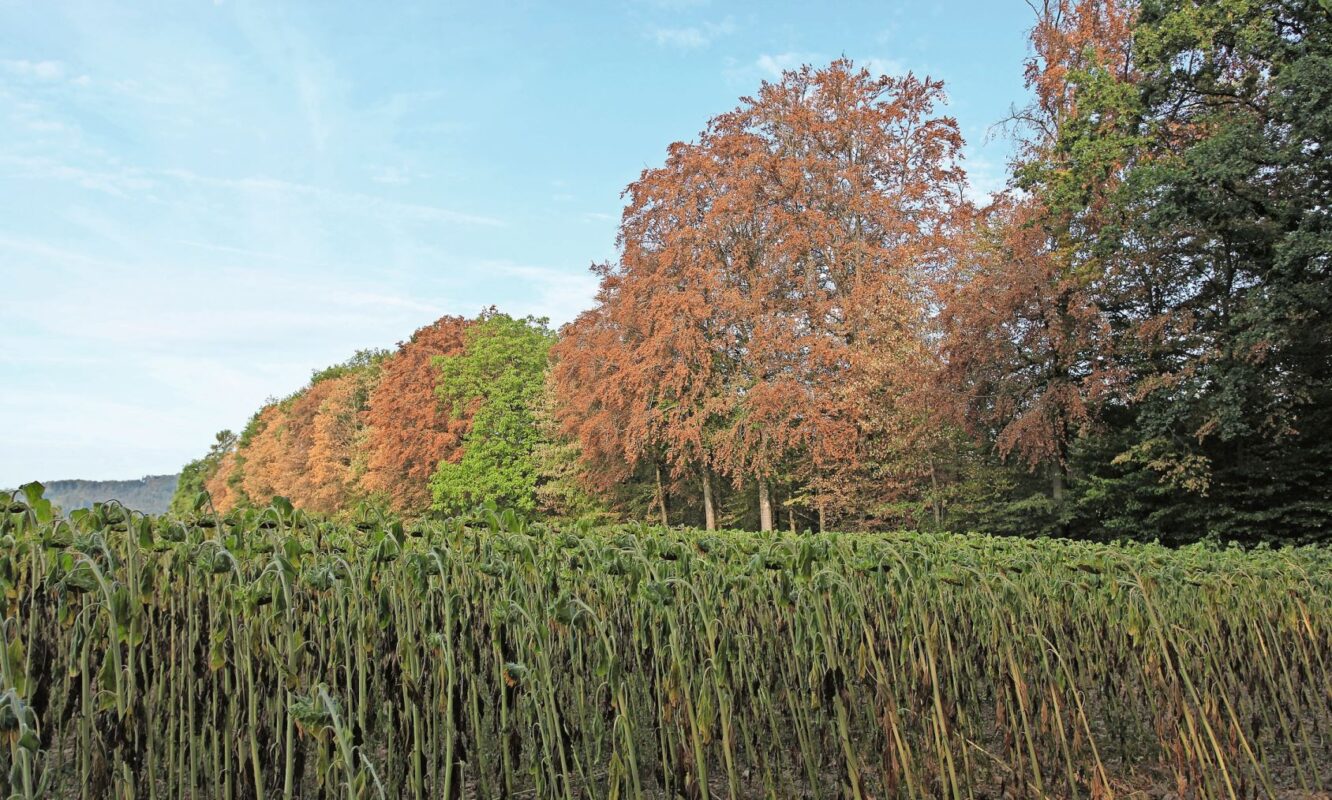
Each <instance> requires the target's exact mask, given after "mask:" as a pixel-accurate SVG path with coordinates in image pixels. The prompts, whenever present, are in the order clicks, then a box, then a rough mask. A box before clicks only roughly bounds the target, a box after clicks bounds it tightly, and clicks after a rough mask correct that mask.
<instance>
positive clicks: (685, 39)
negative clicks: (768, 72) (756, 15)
mask: <svg viewBox="0 0 1332 800" xmlns="http://www.w3.org/2000/svg"><path fill="white" fill-rule="evenodd" d="M734 32H735V23H734V22H733V21H732V20H731V19H730V18H729V17H728V18H726V19H724V20H722V21H721V22H705V23H703V24H702V25H696V26H690V27H687V28H665V27H663V28H654V29H653V31H652V38H653V39H655V40H656V42H657V44H658V45H660V46H662V47H675V48H678V49H681V50H696V49H699V48H703V47H707V46H708V45H710V44H712V43H713V42H714V41H716V40H717V39H719V38H721V37H723V36H729V35H730V34H732V33H734Z"/></svg>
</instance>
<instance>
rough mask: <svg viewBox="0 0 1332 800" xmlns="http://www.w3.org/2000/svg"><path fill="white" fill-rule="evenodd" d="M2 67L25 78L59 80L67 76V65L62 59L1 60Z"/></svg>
mask: <svg viewBox="0 0 1332 800" xmlns="http://www.w3.org/2000/svg"><path fill="white" fill-rule="evenodd" d="M0 67H3V68H4V71H5V72H8V73H9V74H10V75H18V76H20V77H24V78H36V79H37V80H41V81H58V80H60V79H61V78H64V77H65V65H64V63H62V62H60V61H30V60H28V59H25V58H20V59H6V60H4V61H0Z"/></svg>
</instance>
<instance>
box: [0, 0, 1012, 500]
mask: <svg viewBox="0 0 1332 800" xmlns="http://www.w3.org/2000/svg"><path fill="white" fill-rule="evenodd" d="M1030 23H1031V16H1030V11H1029V10H1028V8H1027V6H1026V4H1025V3H1024V2H1022V0H971V1H969V2H935V3H919V2H905V1H901V0H879V1H878V2H868V3H839V4H831V3H830V4H824V3H811V2H797V3H782V2H753V3H726V2H722V0H712V1H711V2H707V0H655V1H653V0H641V1H639V2H634V1H633V0H626V2H620V3H611V2H607V3H585V2H564V3H554V2H550V3H523V2H506V1H505V0H496V1H494V2H485V3H443V2H440V3H395V2H384V3H330V2H318V3H313V2H312V3H300V4H284V3H277V2H237V0H216V1H214V0H172V1H171V2H160V3H155V2H135V3H109V2H105V0H97V1H96V2H86V3H79V2H54V1H53V0H33V1H32V2H15V0H0V281H2V285H3V289H0V486H8V485H14V484H17V483H19V482H21V481H26V480H32V479H42V480H49V479H55V478H73V477H79V478H97V479H108V478H132V477H138V476H141V475H143V474H147V473H165V472H173V471H175V470H177V469H178V468H179V467H180V466H181V464H183V463H184V462H185V461H187V460H189V459H190V458H193V457H195V456H197V455H198V454H199V453H201V452H202V451H204V450H205V449H206V448H207V446H208V444H209V443H210V442H211V440H212V434H213V432H214V431H216V430H219V429H221V428H226V427H230V428H233V429H239V428H240V427H241V426H243V425H244V423H245V420H246V419H247V418H248V417H249V415H250V414H251V413H252V412H253V411H254V410H255V409H256V408H257V407H258V406H259V405H260V404H261V403H262V402H263V401H264V400H265V398H267V397H270V396H277V395H284V394H287V393H290V392H291V391H293V390H295V389H296V388H298V387H299V386H300V385H301V384H302V383H303V382H304V381H305V379H306V378H308V376H309V374H310V372H311V371H312V370H313V369H315V368H318V367H321V366H325V365H328V364H331V363H335V362H337V361H340V360H342V359H344V358H346V357H347V356H349V355H350V354H351V353H352V352H353V351H355V350H356V349H358V348H363V347H370V346H380V347H387V346H391V345H393V343H395V342H397V341H399V340H401V339H404V338H406V337H407V336H409V335H410V334H411V332H412V331H413V330H414V329H416V328H417V327H420V326H421V325H423V324H426V323H428V322H430V321H432V320H434V319H435V318H437V317H439V316H441V315H443V314H446V313H452V314H465V315H472V314H475V313H476V312H478V311H479V310H480V309H481V308H483V307H484V306H486V305H489V304H491V303H494V304H497V305H498V306H499V307H500V308H501V309H502V310H504V311H508V312H510V313H513V314H529V313H530V314H537V315H541V316H548V317H550V318H551V319H552V321H553V322H555V323H557V324H558V323H562V322H566V321H568V320H570V319H572V318H573V317H574V316H575V315H576V314H577V312H578V311H579V310H581V309H583V308H585V307H586V306H587V305H588V304H589V303H590V299H591V296H592V294H593V292H594V290H595V281H594V280H593V278H592V276H591V275H590V274H589V273H588V270H587V267H588V265H589V264H590V263H591V262H593V261H597V260H603V259H606V258H610V257H613V256H614V253H615V247H614V240H615V228H616V221H617V219H618V215H619V211H620V208H621V202H620V192H621V191H622V190H623V189H624V187H625V185H626V184H627V183H629V182H630V181H631V180H633V179H634V178H635V177H636V176H637V175H638V174H639V172H640V171H641V170H643V169H644V168H645V167H649V166H653V165H656V164H658V163H660V162H661V160H662V158H663V157H664V155H665V151H666V146H667V145H668V144H669V143H670V142H672V141H676V140H680V139H689V138H692V137H693V136H695V134H696V133H697V132H698V131H699V130H701V129H702V127H703V126H704V124H705V123H706V121H707V119H708V118H709V117H710V116H712V115H714V114H717V113H721V112H723V111H726V110H729V109H730V108H733V107H734V106H735V105H736V103H737V100H738V98H739V97H741V96H742V95H746V94H751V93H753V92H755V91H756V90H757V88H758V86H759V85H760V82H761V81H763V80H769V79H773V78H775V77H776V76H777V75H778V74H779V73H780V71H781V69H782V68H784V67H792V66H796V65H798V64H800V63H801V62H810V63H826V62H827V61H829V60H831V59H833V58H836V57H838V56H840V55H846V56H848V57H850V58H852V59H854V60H856V61H857V62H859V63H862V64H864V65H867V66H869V67H871V68H872V69H874V70H876V71H883V72H890V73H899V72H903V71H906V70H912V71H915V72H916V73H918V74H929V75H931V76H933V77H936V78H942V79H943V80H945V81H946V84H947V88H948V92H949V96H950V105H949V107H948V109H947V111H948V113H950V114H952V115H954V116H956V117H957V118H958V120H959V122H960V124H961V126H962V129H963V133H964V134H965V136H966V138H967V140H968V157H969V161H968V169H969V172H970V173H971V175H972V179H973V183H974V189H975V191H976V192H977V193H983V192H985V191H987V190H990V189H993V188H995V187H996V186H997V185H998V184H999V183H1001V182H1002V180H1003V168H1004V162H1005V159H1006V158H1007V154H1008V152H1009V149H1010V144H1009V142H1008V141H1007V140H1006V139H1004V138H1003V137H1002V136H999V135H996V134H995V133H994V132H992V131H991V128H992V126H994V125H995V123H997V122H999V121H1000V120H1002V119H1003V117H1004V116H1005V114H1006V113H1007V112H1008V110H1009V108H1010V107H1011V106H1012V105H1014V104H1021V103H1022V102H1023V101H1024V98H1025V96H1026V95H1025V92H1024V90H1023V86H1022V76H1021V61H1022V59H1023V57H1024V56H1025V54H1026V52H1027V47H1026V41H1025V31H1026V29H1027V28H1028V27H1029V26H1030Z"/></svg>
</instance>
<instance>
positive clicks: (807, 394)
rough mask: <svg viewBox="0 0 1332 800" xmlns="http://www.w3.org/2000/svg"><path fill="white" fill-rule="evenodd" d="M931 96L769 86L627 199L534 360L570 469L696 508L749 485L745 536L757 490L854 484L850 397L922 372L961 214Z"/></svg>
mask: <svg viewBox="0 0 1332 800" xmlns="http://www.w3.org/2000/svg"><path fill="white" fill-rule="evenodd" d="M941 94H942V86H941V85H940V84H939V83H938V82H935V81H930V80H928V79H925V80H922V79H918V78H916V77H915V76H912V75H907V76H906V77H902V78H893V77H877V78H876V77H873V76H871V75H870V74H869V72H867V71H865V70H857V69H856V68H855V67H854V66H853V65H852V64H851V63H850V62H849V61H846V60H841V61H837V62H834V63H833V64H831V65H830V66H828V67H826V68H823V69H817V70H816V69H813V68H811V67H804V68H802V69H800V70H796V71H790V72H787V73H786V74H785V75H784V76H783V78H782V80H781V81H780V82H778V83H774V84H764V85H763V87H762V88H761V90H760V92H759V95H758V97H757V98H746V99H744V100H743V101H742V105H741V106H740V107H739V108H737V109H736V110H734V111H732V112H730V113H727V114H724V115H722V116H720V117H717V118H715V119H713V120H712V121H711V123H710V124H709V125H708V128H707V129H706V130H705V131H704V132H703V134H702V135H701V136H700V138H699V140H698V141H697V142H696V143H691V144H684V143H676V144H674V145H672V146H671V148H670V149H669V152H668V155H667V160H666V164H665V165H664V166H662V167H660V168H656V169H650V170H647V171H645V172H644V173H643V175H642V176H641V177H640V179H639V180H638V181H636V182H634V183H633V184H632V185H630V187H629V189H628V190H627V195H628V198H629V202H628V206H627V208H626V209H625V212H624V216H623V220H622V223H621V229H620V236H619V244H620V248H621V257H620V260H619V262H618V263H617V264H615V265H608V266H606V267H603V268H601V269H600V272H601V274H602V290H601V294H600V295H599V296H598V305H597V307H596V308H595V309H593V310H592V311H590V312H588V313H586V314H584V315H583V316H582V317H580V318H579V319H578V320H577V321H575V323H574V324H572V325H571V326H570V327H569V328H568V329H567V330H566V331H565V335H564V341H562V342H561V343H560V345H558V346H557V348H556V351H555V356H556V368H555V370H556V371H555V375H554V377H555V380H556V382H557V386H558V387H559V388H560V394H561V396H562V397H563V398H564V401H563V406H562V408H561V410H560V412H559V414H560V418H561V420H562V422H563V429H564V430H565V432H566V433H569V434H572V435H574V436H576V437H578V438H579V441H580V445H581V447H582V451H583V453H584V457H585V458H590V459H593V460H605V458H606V454H607V452H608V451H619V452H620V453H621V454H622V457H623V459H624V461H625V462H626V463H627V464H629V465H632V464H635V463H636V462H638V461H639V460H640V459H642V458H645V457H646V458H650V459H653V460H657V459H659V460H660V461H661V462H662V463H664V464H665V465H667V466H668V467H669V468H670V470H671V472H672V473H673V474H674V475H676V476H679V475H680V474H682V473H688V472H691V471H693V472H697V473H701V474H702V476H703V487H704V494H705V505H707V504H708V503H707V500H708V498H707V494H708V490H709V487H710V482H709V479H708V476H709V475H710V473H711V471H713V470H715V471H717V472H719V473H721V474H722V475H724V476H727V477H729V478H731V479H732V481H734V482H735V483H736V484H737V485H738V484H740V483H743V482H747V481H748V482H753V483H755V484H757V487H758V496H759V506H760V526H761V527H762V528H764V529H768V528H771V527H772V525H773V505H772V501H771V497H770V493H769V486H770V483H771V482H772V481H773V480H774V479H775V478H777V477H779V476H785V477H786V478H787V480H788V482H789V481H795V482H800V483H803V484H805V485H807V486H813V487H814V491H813V493H812V496H811V499H810V500H809V503H810V505H813V506H818V507H819V508H820V509H822V507H823V506H824V505H825V504H826V502H827V501H828V500H829V499H830V497H831V495H830V493H829V492H828V491H826V490H825V489H826V487H828V486H831V485H832V484H833V483H835V482H836V481H838V480H840V479H844V478H845V477H847V475H848V474H849V473H851V472H852V471H854V470H856V469H858V468H859V467H860V457H861V455H862V452H861V451H862V444H863V442H864V441H865V440H866V436H865V434H866V431H865V427H864V424H865V419H866V418H864V417H863V416H862V415H861V413H860V412H863V411H865V410H866V409H865V408H864V407H863V405H862V403H861V400H860V398H861V396H862V392H863V390H864V388H865V385H866V383H867V382H869V381H878V382H882V381H885V380H887V381H891V382H894V383H895V384H896V385H898V386H899V390H897V391H892V392H889V393H890V394H893V395H895V396H896V395H904V394H905V389H906V387H907V386H908V385H910V384H912V383H915V382H918V378H919V376H918V375H914V374H912V373H913V372H914V369H915V368H916V367H917V366H918V365H920V364H922V363H926V362H927V361H928V359H921V358H919V354H920V353H921V351H922V348H925V347H927V346H928V344H927V336H926V328H927V326H928V322H929V316H930V311H929V307H930V295H929V286H930V284H931V276H932V274H933V273H934V272H935V271H937V270H938V268H939V265H940V262H941V260H942V259H944V258H946V254H947V252H948V250H947V244H948V240H949V235H950V233H951V230H952V227H953V221H954V218H955V216H956V213H957V210H958V208H959V207H960V206H961V205H962V204H963V203H962V200H961V188H962V182H963V180H964V176H963V173H962V171H961V169H960V168H959V166H958V163H957V160H958V156H959V152H960V149H961V145H962V140H961V136H960V135H959V134H958V131H957V126H956V124H955V122H954V121H953V120H952V119H950V118H947V117H944V116H939V115H937V114H936V113H935V106H936V104H937V103H938V101H939V100H940V99H941ZM602 474H603V475H606V476H607V477H610V476H612V475H613V474H614V473H613V472H607V471H605V470H602ZM708 518H709V521H711V518H712V513H711V509H710V508H709V512H708ZM792 520H793V523H794V516H793V517H792Z"/></svg>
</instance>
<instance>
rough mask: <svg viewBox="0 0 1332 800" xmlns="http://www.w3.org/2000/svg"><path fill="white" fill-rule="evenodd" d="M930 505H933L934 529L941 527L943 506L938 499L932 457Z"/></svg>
mask: <svg viewBox="0 0 1332 800" xmlns="http://www.w3.org/2000/svg"><path fill="white" fill-rule="evenodd" d="M930 494H931V495H932V496H931V497H930V505H931V506H933V507H934V529H935V530H938V529H939V528H942V527H943V507H942V504H941V502H940V500H939V477H938V475H936V474H935V469H934V459H933V458H931V459H930Z"/></svg>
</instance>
